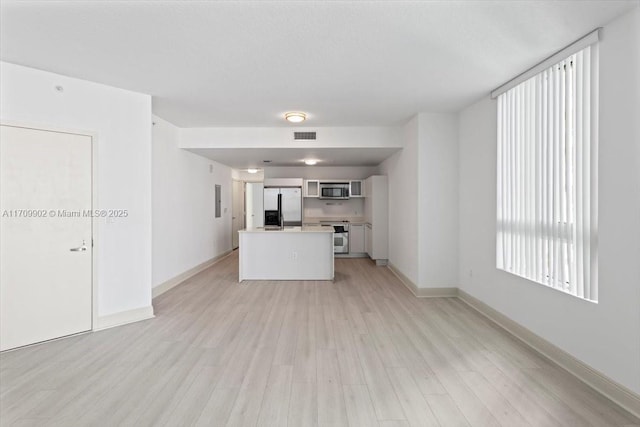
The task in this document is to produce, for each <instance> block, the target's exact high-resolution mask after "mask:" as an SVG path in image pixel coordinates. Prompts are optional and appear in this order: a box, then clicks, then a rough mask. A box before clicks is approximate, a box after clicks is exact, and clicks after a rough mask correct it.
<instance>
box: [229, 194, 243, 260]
mask: <svg viewBox="0 0 640 427" xmlns="http://www.w3.org/2000/svg"><path fill="white" fill-rule="evenodd" d="M232 198H233V200H232V203H231V236H232V245H233V249H235V248H237V247H238V244H239V235H238V230H242V229H243V228H244V182H242V181H233V193H232Z"/></svg>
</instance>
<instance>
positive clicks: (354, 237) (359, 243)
mask: <svg viewBox="0 0 640 427" xmlns="http://www.w3.org/2000/svg"><path fill="white" fill-rule="evenodd" d="M364 228H365V226H364V224H351V226H350V227H349V253H352V254H363V253H365V252H366V249H365V248H366V246H365V243H364Z"/></svg>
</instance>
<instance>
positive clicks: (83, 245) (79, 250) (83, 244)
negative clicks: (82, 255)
mask: <svg viewBox="0 0 640 427" xmlns="http://www.w3.org/2000/svg"><path fill="white" fill-rule="evenodd" d="M69 250H70V251H71V252H84V251H86V250H87V244H86V243H85V242H84V240H83V241H82V246H80V247H77V248H71V249H69Z"/></svg>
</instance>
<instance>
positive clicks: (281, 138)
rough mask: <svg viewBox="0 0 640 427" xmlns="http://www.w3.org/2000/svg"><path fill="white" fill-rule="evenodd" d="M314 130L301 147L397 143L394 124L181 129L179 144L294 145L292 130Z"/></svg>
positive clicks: (384, 145) (182, 145) (296, 144)
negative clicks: (310, 138)
mask: <svg viewBox="0 0 640 427" xmlns="http://www.w3.org/2000/svg"><path fill="white" fill-rule="evenodd" d="M294 131H299V132H306V131H315V132H317V139H316V140H313V141H303V144H304V147H306V148H308V147H393V146H399V145H400V141H399V138H398V136H399V133H398V132H399V129H398V128H396V127H386V126H380V127H356V126H353V127H322V128H303V127H297V126H296V127H270V128H264V127H255V128H231V127H217V128H183V129H180V147H183V148H255V147H296V148H299V147H300V144H301V142H300V141H294V139H293V132H294Z"/></svg>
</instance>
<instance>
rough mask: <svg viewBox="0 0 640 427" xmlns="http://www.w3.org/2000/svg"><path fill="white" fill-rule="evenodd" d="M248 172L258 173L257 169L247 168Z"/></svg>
mask: <svg viewBox="0 0 640 427" xmlns="http://www.w3.org/2000/svg"><path fill="white" fill-rule="evenodd" d="M247 172H249V173H258V169H247Z"/></svg>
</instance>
